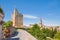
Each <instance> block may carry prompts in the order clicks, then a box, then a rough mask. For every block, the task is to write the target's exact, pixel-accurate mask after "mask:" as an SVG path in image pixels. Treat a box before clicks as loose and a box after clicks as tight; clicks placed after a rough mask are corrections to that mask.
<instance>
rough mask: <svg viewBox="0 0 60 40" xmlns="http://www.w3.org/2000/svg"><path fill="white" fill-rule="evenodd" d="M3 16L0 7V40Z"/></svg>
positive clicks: (0, 37) (0, 38)
mask: <svg viewBox="0 0 60 40" xmlns="http://www.w3.org/2000/svg"><path fill="white" fill-rule="evenodd" d="M3 18H4V14H3V10H2V8H1V7H0V40H2V22H3Z"/></svg>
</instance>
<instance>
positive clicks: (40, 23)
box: [39, 18, 43, 27]
mask: <svg viewBox="0 0 60 40" xmlns="http://www.w3.org/2000/svg"><path fill="white" fill-rule="evenodd" d="M39 25H40V27H42V26H43V24H42V18H40V22H39Z"/></svg>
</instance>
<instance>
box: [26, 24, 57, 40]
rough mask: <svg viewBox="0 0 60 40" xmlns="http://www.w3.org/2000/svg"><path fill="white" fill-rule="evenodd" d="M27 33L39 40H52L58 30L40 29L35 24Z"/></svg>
mask: <svg viewBox="0 0 60 40" xmlns="http://www.w3.org/2000/svg"><path fill="white" fill-rule="evenodd" d="M27 31H28V32H29V33H30V34H31V35H33V36H34V37H35V38H37V39H38V40H51V39H53V38H54V35H55V34H56V32H57V30H53V29H52V30H50V29H47V28H43V27H39V26H38V25H37V24H34V25H33V27H32V28H30V29H28V30H27Z"/></svg>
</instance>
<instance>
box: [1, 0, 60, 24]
mask: <svg viewBox="0 0 60 40" xmlns="http://www.w3.org/2000/svg"><path fill="white" fill-rule="evenodd" d="M0 5H1V7H2V9H3V11H4V14H5V17H4V21H8V20H10V19H11V14H12V12H13V10H14V8H17V9H18V11H19V13H22V14H23V15H24V24H25V25H28V24H33V23H38V22H39V19H40V18H42V20H43V24H44V25H60V0H0Z"/></svg>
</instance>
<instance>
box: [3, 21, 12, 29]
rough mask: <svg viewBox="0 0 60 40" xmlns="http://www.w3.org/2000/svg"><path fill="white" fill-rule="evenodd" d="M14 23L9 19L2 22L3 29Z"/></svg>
mask: <svg viewBox="0 0 60 40" xmlns="http://www.w3.org/2000/svg"><path fill="white" fill-rule="evenodd" d="M11 25H12V21H7V22H4V23H3V24H2V27H3V29H4V28H6V27H10V26H11Z"/></svg>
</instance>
